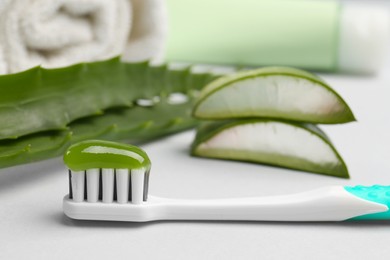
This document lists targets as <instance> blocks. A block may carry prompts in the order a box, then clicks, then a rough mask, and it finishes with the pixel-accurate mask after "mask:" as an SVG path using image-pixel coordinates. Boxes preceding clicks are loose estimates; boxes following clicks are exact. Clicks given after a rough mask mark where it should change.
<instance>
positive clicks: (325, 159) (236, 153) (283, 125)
mask: <svg viewBox="0 0 390 260" xmlns="http://www.w3.org/2000/svg"><path fill="white" fill-rule="evenodd" d="M191 153H192V155H194V156H199V157H209V158H218V159H227V160H239V161H249V162H256V163H264V164H270V165H276V166H281V167H287V168H291V169H296V170H302V171H308V172H314V173H320V174H326V175H332V176H336V177H342V178H348V177H349V175H348V170H347V167H346V165H345V163H344V161H343V159H342V158H341V156H340V155H339V154H338V152H337V151H336V149H335V148H334V146H333V145H332V144H331V142H330V141H329V139H328V138H327V137H326V135H325V134H324V133H323V132H322V131H321V130H320V129H319V128H318V127H316V126H314V125H311V124H300V123H294V122H288V121H276V120H268V119H247V120H236V121H228V122H214V123H204V124H203V125H201V126H200V128H199V131H198V133H197V135H196V138H195V141H194V143H193V145H192V149H191Z"/></svg>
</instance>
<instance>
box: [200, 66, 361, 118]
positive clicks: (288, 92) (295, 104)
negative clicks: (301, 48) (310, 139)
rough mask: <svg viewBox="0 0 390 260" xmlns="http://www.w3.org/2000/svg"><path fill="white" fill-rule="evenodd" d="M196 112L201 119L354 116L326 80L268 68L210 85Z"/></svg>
mask: <svg viewBox="0 0 390 260" xmlns="http://www.w3.org/2000/svg"><path fill="white" fill-rule="evenodd" d="M193 115H194V116H195V117H197V118H200V119H228V118H242V117H246V118H248V117H267V118H282V119H286V120H293V121H301V122H308V123H321V124H336V123H347V122H351V121H354V120H355V117H354V115H353V113H352V111H351V109H350V108H349V106H348V105H347V103H346V102H345V101H344V100H343V99H342V98H341V97H340V96H339V95H338V94H337V93H336V92H335V91H334V90H333V89H332V88H331V87H330V86H329V85H327V84H326V83H325V82H324V81H323V80H321V79H320V78H319V77H317V76H315V75H313V74H311V73H308V72H306V71H302V70H298V69H293V68H287V67H267V68H261V69H255V70H250V71H243V72H237V73H233V74H231V75H227V76H224V77H221V78H219V79H217V80H215V81H213V82H211V83H210V84H208V85H207V86H206V87H205V88H204V89H203V90H202V91H201V93H200V96H199V98H198V100H197V102H196V104H195V107H194V112H193Z"/></svg>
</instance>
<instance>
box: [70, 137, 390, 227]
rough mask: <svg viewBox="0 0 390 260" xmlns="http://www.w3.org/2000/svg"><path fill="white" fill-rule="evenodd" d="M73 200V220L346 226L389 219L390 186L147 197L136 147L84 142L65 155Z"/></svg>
mask: <svg viewBox="0 0 390 260" xmlns="http://www.w3.org/2000/svg"><path fill="white" fill-rule="evenodd" d="M64 162H65V164H66V165H67V166H68V167H69V194H68V195H66V196H65V197H64V200H63V209H64V213H65V214H66V215H67V216H68V217H70V218H73V219H85V220H107V221H132V222H147V221H156V220H230V221H235V220H236V221H345V220H384V219H390V209H389V208H390V186H380V185H374V186H370V187H365V186H354V187H343V186H331V187H325V188H320V189H317V190H312V191H307V192H301V193H296V194H291V195H282V196H269V197H258V198H232V199H210V200H181V199H168V198H160V197H155V196H148V182H149V172H150V168H151V163H150V160H149V158H148V156H147V154H146V153H145V152H144V151H143V150H141V149H140V148H138V147H135V146H131V145H125V144H119V143H114V142H107V141H98V140H91V141H84V142H80V143H77V144H75V145H73V146H71V147H70V148H69V149H68V151H67V152H66V153H65V155H64Z"/></svg>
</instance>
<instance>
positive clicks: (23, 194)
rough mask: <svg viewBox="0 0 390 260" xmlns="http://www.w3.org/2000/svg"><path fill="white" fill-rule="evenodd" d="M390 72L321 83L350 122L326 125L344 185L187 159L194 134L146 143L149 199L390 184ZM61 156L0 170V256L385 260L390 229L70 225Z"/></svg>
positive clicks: (333, 180) (241, 165) (295, 173)
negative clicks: (342, 164) (346, 173)
mask: <svg viewBox="0 0 390 260" xmlns="http://www.w3.org/2000/svg"><path fill="white" fill-rule="evenodd" d="M389 71H390V66H387V68H385V69H384V70H383V72H382V73H381V74H380V75H378V76H376V77H362V76H343V75H325V74H322V75H321V76H322V77H323V78H324V79H325V80H326V81H327V82H328V83H330V85H331V86H334V88H335V89H336V90H337V91H338V92H339V93H340V94H341V95H342V96H343V97H344V98H345V99H346V101H347V102H348V103H349V104H350V106H351V107H352V110H353V111H354V112H355V115H356V117H357V119H358V122H356V123H350V124H346V125H335V126H326V127H323V129H324V130H325V131H326V132H327V133H328V135H329V136H330V138H331V139H332V141H333V143H334V144H335V146H336V147H337V148H338V150H339V152H340V153H341V155H342V156H343V157H344V159H345V161H346V162H347V164H348V166H349V170H350V174H351V177H352V178H351V179H350V180H344V179H338V178H333V177H326V176H320V175H315V174H308V173H302V172H298V171H292V170H286V169H278V168H273V167H268V166H262V165H256V164H246V163H238V162H228V161H217V160H206V159H197V158H192V157H190V156H188V147H189V145H190V143H191V141H192V139H193V134H194V133H193V132H192V131H190V132H186V133H182V134H179V135H176V136H173V137H170V138H166V139H164V140H161V141H157V142H154V143H150V144H147V145H144V146H143V148H144V149H145V150H146V151H147V152H148V154H149V155H150V157H151V160H152V162H153V169H152V175H151V187H150V193H151V194H153V195H158V196H165V197H173V198H189V199H195V198H227V197H233V196H235V197H245V196H261V195H273V194H285V193H290V192H298V191H302V190H308V189H312V188H317V187H322V186H326V185H335V184H336V185H337V184H339V185H354V184H364V185H371V184H383V185H389V184H390V122H389V121H390V73H389ZM67 184H68V180H67V173H66V169H65V168H64V166H63V165H62V162H61V160H60V159H54V160H49V161H45V162H41V163H35V164H31V165H27V166H22V167H14V168H10V169H5V170H0V259H125V258H126V259H130V258H132V259H317V260H319V259H390V244H389V243H390V222H389V223H387V222H369V223H362V222H357V223H265V222H260V223H256V222H153V223H146V224H137V223H111V222H93V221H73V220H71V219H68V218H67V217H65V216H64V215H63V213H62V208H61V206H62V197H63V196H64V195H65V194H66V193H67Z"/></svg>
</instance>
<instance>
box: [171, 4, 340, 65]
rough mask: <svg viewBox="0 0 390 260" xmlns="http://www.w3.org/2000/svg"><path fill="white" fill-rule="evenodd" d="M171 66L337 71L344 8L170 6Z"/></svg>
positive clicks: (242, 5)
mask: <svg viewBox="0 0 390 260" xmlns="http://www.w3.org/2000/svg"><path fill="white" fill-rule="evenodd" d="M167 3H168V20H169V21H168V23H169V25H168V28H169V30H168V31H169V37H168V43H167V53H166V57H167V60H169V61H189V62H200V63H212V64H234V65H245V66H248V65H249V66H250V65H255V66H258V65H286V66H295V67H301V68H309V69H315V70H328V71H329V70H336V69H337V64H338V61H337V57H338V42H339V41H338V35H339V19H340V3H338V2H336V1H307V0H301V1H284V0H273V1H267V0H167Z"/></svg>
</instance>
